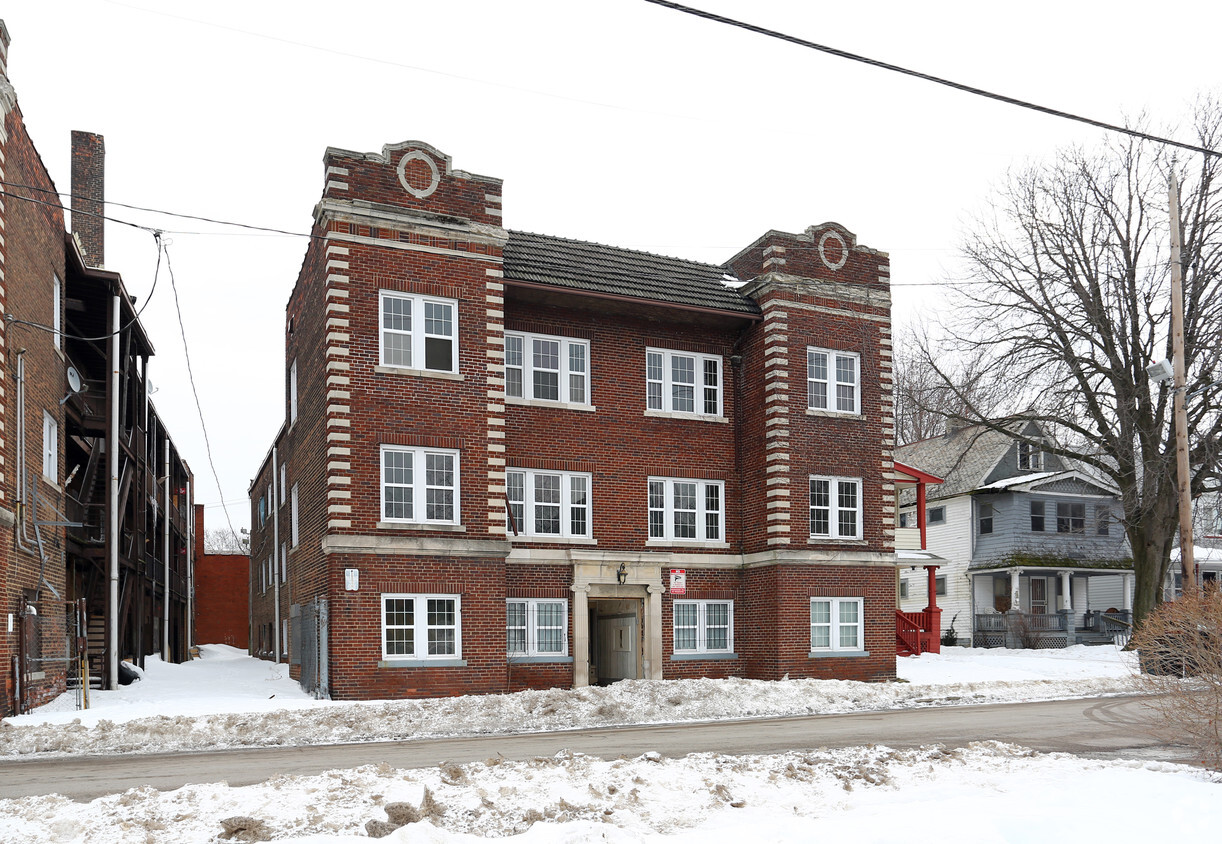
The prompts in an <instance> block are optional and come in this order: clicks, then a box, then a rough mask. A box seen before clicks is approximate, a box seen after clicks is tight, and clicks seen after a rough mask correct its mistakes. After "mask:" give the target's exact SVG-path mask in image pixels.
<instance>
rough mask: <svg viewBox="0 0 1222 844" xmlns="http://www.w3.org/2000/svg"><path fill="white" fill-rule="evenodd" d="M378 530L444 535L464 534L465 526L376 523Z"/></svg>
mask: <svg viewBox="0 0 1222 844" xmlns="http://www.w3.org/2000/svg"><path fill="white" fill-rule="evenodd" d="M376 527H377V529H378V530H436V531H444V532H446V533H466V532H467V526H466V525H445V524H436V525H435V524H431V523H428V522H423V523H422V522H378V523H377V525H376Z"/></svg>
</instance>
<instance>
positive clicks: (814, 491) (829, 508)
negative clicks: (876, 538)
mask: <svg viewBox="0 0 1222 844" xmlns="http://www.w3.org/2000/svg"><path fill="white" fill-rule="evenodd" d="M861 511H862V507H861V478H826V477H818V476H816V477H812V478H811V479H810V535H811V536H812V537H826V538H828V539H861V537H862V530H861Z"/></svg>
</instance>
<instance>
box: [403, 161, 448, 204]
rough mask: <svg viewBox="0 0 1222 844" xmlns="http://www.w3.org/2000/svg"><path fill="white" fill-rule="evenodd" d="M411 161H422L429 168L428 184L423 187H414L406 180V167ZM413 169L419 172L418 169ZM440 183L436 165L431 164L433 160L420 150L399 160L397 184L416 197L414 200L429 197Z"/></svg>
mask: <svg viewBox="0 0 1222 844" xmlns="http://www.w3.org/2000/svg"><path fill="white" fill-rule="evenodd" d="M413 161H422V162H424V165H425V166H426V167H428V168H429V183H428V184H427V185H425V186H424V187H416V186H415V185H413V184H412V182H411V180H410V179H409V178H408V173H407V165H408V164H410V163H411V162H413ZM413 169H415V170H419V168H413ZM440 183H441V174H440V173H438V172H437V165H436V164H434V163H433V159H431V158H429V157H428V156H427V155H425V154H424V153H423V152H421V151H420V150H413V151H412V152H409V153H407V154H405V155H404V156H403V157H402V158H400V159H399V184H401V185H403V189H404V190H405V191H407V192H408V193H409V194H411V195H412V196H414V197H416V199H424V198H425V197H427V196H431V195H432V193H433V191H435V190H437V185H438V184H440Z"/></svg>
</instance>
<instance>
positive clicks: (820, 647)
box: [810, 598, 865, 651]
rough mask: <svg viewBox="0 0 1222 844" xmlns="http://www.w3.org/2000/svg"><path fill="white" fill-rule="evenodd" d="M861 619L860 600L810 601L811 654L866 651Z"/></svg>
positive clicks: (826, 599) (825, 599)
mask: <svg viewBox="0 0 1222 844" xmlns="http://www.w3.org/2000/svg"><path fill="white" fill-rule="evenodd" d="M862 616H863V612H862V599H861V598H811V599H810V649H811V651H860V650H863V649H864V647H865V645H864V642H865V638H864V635H865V634H864V627H863V620H862Z"/></svg>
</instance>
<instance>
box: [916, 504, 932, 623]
mask: <svg viewBox="0 0 1222 844" xmlns="http://www.w3.org/2000/svg"><path fill="white" fill-rule="evenodd" d="M916 517H917V527H918V528H920V531H921V550H922V551H924V550H925V482H924V481H917V509H916ZM930 603H931V604H932V603H933V601H930Z"/></svg>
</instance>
